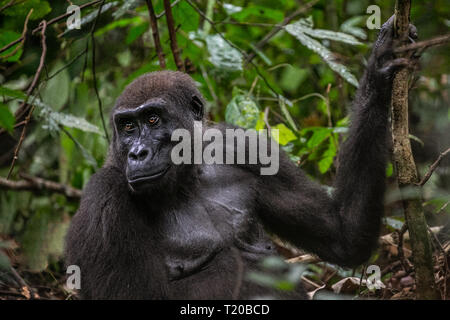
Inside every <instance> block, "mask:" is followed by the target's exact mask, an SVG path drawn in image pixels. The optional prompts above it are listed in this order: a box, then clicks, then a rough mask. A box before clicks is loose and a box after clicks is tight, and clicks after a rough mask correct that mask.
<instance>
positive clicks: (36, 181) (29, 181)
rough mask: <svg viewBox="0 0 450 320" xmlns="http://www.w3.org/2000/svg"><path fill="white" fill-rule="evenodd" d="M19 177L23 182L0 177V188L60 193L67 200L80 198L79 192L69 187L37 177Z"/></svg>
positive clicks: (23, 175)
mask: <svg viewBox="0 0 450 320" xmlns="http://www.w3.org/2000/svg"><path fill="white" fill-rule="evenodd" d="M20 176H21V177H22V178H23V180H17V181H12V180H7V179H5V178H2V177H0V188H1V189H9V190H15V191H32V192H41V191H50V192H55V193H61V194H63V195H65V196H66V197H67V198H74V199H79V198H80V197H81V190H79V189H75V188H73V187H71V186H68V185H64V184H61V183H57V182H54V181H50V180H46V179H42V178H39V177H33V176H29V175H26V174H23V173H21V174H20Z"/></svg>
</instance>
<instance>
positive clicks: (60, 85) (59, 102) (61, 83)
mask: <svg viewBox="0 0 450 320" xmlns="http://www.w3.org/2000/svg"><path fill="white" fill-rule="evenodd" d="M64 66H65V64H64V63H63V62H62V61H60V60H59V61H57V62H56V63H55V65H54V66H53V68H52V69H51V71H50V74H54V73H55V72H56V71H58V70H60V69H61V68H63V67H64ZM69 90H70V76H69V71H68V70H67V68H65V69H63V70H62V71H61V72H59V73H58V74H57V75H56V76H54V77H53V78H51V79H50V80H49V81H48V82H47V83H46V86H45V87H44V88H43V89H42V90H41V95H42V101H43V102H44V103H47V104H50V103H51V105H52V108H54V109H55V110H60V109H61V108H62V107H63V106H64V105H65V104H66V103H67V101H68V99H69Z"/></svg>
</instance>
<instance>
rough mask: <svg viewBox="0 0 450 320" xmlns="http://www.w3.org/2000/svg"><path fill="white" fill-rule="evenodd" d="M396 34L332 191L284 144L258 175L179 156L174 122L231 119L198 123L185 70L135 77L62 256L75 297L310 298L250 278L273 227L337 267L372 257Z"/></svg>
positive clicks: (362, 101)
mask: <svg viewBox="0 0 450 320" xmlns="http://www.w3.org/2000/svg"><path fill="white" fill-rule="evenodd" d="M411 30H413V27H412V28H411ZM393 33H394V31H393V19H392V18H391V19H390V20H389V21H388V22H387V23H385V24H384V25H383V27H382V29H381V30H380V34H379V36H378V39H377V41H376V43H375V45H374V47H373V49H372V53H371V56H370V58H369V60H368V64H367V67H366V70H365V73H364V76H363V77H362V79H361V80H360V84H359V88H358V90H357V93H356V96H355V99H354V102H353V112H352V118H351V120H352V121H351V126H350V130H349V135H348V138H347V139H346V140H345V142H344V144H343V146H342V148H341V150H340V153H339V163H340V166H339V168H338V172H337V176H336V179H335V183H334V185H333V187H334V188H333V192H331V193H329V192H327V190H326V189H325V188H324V187H323V186H320V185H318V184H317V183H315V182H313V181H311V180H310V179H309V178H308V177H307V176H306V175H305V174H304V173H303V172H302V171H301V169H299V168H298V167H296V166H295V164H294V163H292V161H291V160H290V159H289V158H288V157H287V155H286V154H284V153H282V152H281V153H280V155H279V170H278V172H277V173H276V174H274V175H261V174H260V168H261V167H262V166H263V165H262V164H261V162H260V161H258V162H257V163H256V164H249V163H244V164H204V163H202V164H189V163H181V164H174V163H173V161H172V159H171V151H172V149H173V148H174V146H175V144H176V142H174V141H172V139H171V136H172V134H173V132H174V131H175V130H176V129H179V128H184V129H186V130H188V131H189V132H191V133H193V132H194V122H195V121H202V125H203V130H205V129H206V128H216V129H218V130H221V132H223V133H224V136H225V135H226V129H229V128H233V127H231V126H229V125H226V124H211V123H208V122H207V121H205V120H204V119H203V113H204V110H203V104H204V100H203V97H202V95H201V94H200V92H199V91H198V90H197V88H196V85H195V83H194V81H193V80H192V79H191V78H190V77H189V76H188V75H186V74H184V73H180V72H173V71H160V72H153V73H148V74H145V75H143V76H141V77H139V78H138V79H136V80H135V81H134V82H132V83H131V84H130V85H129V86H128V87H127V88H126V89H125V90H124V92H123V93H122V94H121V95H120V97H119V98H118V99H117V101H116V104H115V106H114V108H113V110H112V113H111V127H112V128H113V139H112V141H111V144H110V149H109V152H108V157H107V160H106V162H105V164H104V166H103V167H102V168H101V169H100V170H99V171H98V172H97V173H95V174H94V175H93V176H92V178H91V179H90V181H89V182H88V184H87V186H86V187H85V189H84V192H83V197H82V199H81V204H80V207H79V209H78V211H77V213H76V214H75V216H74V217H73V220H72V222H71V226H70V228H69V231H68V234H67V237H66V245H65V261H66V264H67V265H77V266H79V267H80V270H81V289H80V292H79V293H80V296H81V297H82V298H83V299H231V298H239V299H250V298H253V297H261V296H271V297H275V298H280V299H306V298H307V295H306V292H305V290H304V288H303V287H302V286H301V285H298V286H297V288H296V289H295V290H293V291H279V290H276V289H273V288H267V287H263V286H261V285H259V284H257V283H254V282H253V281H250V280H249V279H248V278H247V277H246V276H245V275H246V274H247V272H249V271H252V270H258V268H260V263H261V260H262V259H264V258H265V257H269V256H272V255H276V254H277V253H276V250H275V246H274V243H273V242H272V240H271V238H270V237H269V235H271V234H275V235H277V236H278V237H280V238H281V239H284V240H286V241H288V242H290V243H292V244H293V245H295V246H298V247H299V248H302V249H304V250H306V251H308V252H311V253H313V254H315V255H317V256H318V257H319V258H320V259H322V260H324V261H328V262H331V263H335V264H338V265H340V266H344V267H352V266H357V265H360V264H361V263H363V262H365V261H366V260H368V258H369V257H370V256H371V252H372V250H373V249H374V247H375V246H376V243H377V239H378V234H379V229H380V224H381V217H382V215H383V196H384V190H385V168H386V161H387V141H388V132H389V129H388V123H389V122H388V118H389V106H390V101H391V93H392V83H393V76H394V74H395V73H396V72H397V71H398V70H400V69H401V68H403V67H405V66H407V65H408V63H409V60H407V59H404V58H396V57H395V56H394V54H393V49H394V39H393V38H394V37H393ZM411 36H415V32H412V34H411ZM224 149H225V147H224ZM246 151H249V150H248V148H247V149H246ZM224 152H225V150H224ZM234 156H238V155H237V154H235V155H234Z"/></svg>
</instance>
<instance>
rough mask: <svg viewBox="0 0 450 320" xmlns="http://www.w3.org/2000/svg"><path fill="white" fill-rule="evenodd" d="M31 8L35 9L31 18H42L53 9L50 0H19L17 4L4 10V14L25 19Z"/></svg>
mask: <svg viewBox="0 0 450 320" xmlns="http://www.w3.org/2000/svg"><path fill="white" fill-rule="evenodd" d="M31 9H33V13H32V14H31V16H30V20H37V19H40V18H42V17H44V16H45V15H46V14H47V13H49V12H50V11H51V10H52V8H51V7H50V5H49V3H48V1H43V0H26V1H17V4H14V5H13V6H11V7H9V8H8V9H5V10H4V11H2V14H4V15H5V16H10V17H17V18H18V19H21V18H23V19H24V20H25V17H26V16H27V14H28V12H30V10H31Z"/></svg>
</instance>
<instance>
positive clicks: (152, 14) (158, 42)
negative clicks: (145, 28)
mask: <svg viewBox="0 0 450 320" xmlns="http://www.w3.org/2000/svg"><path fill="white" fill-rule="evenodd" d="M146 1H147V8H148V14H149V16H150V24H151V26H152V35H153V42H154V43H155V48H156V53H157V54H158V59H159V66H160V67H161V69H165V68H166V61H165V60H164V51H163V49H162V47H161V40H160V39H159V32H158V21H157V18H156V15H155V9H154V8H153V4H152V1H151V0H146Z"/></svg>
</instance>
